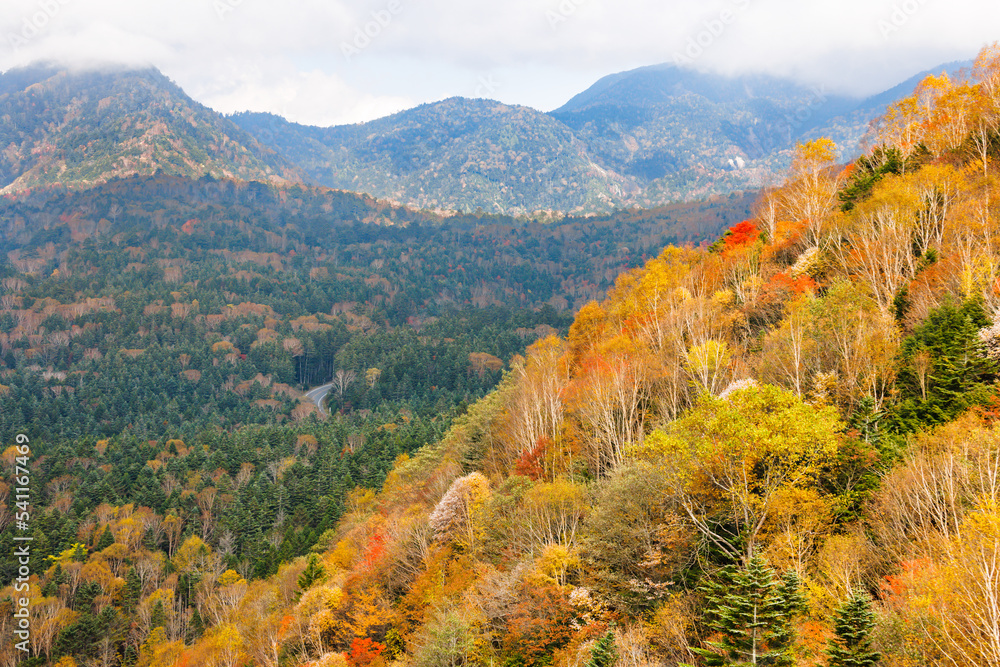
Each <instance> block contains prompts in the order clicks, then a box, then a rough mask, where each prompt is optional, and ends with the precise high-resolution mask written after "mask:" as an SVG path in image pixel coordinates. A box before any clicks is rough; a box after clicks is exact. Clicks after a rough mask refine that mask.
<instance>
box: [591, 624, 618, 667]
mask: <svg viewBox="0 0 1000 667" xmlns="http://www.w3.org/2000/svg"><path fill="white" fill-rule="evenodd" d="M617 661H618V653H617V651H615V633H614V632H613V631H611V630H608V632H607V633H606V634H605V635H604V636H603V637H601V638H600V639H598V640H597V643H596V644H594V650H593V651H592V652H591V654H590V660H588V661H587V667H612V665H614V664H615V663H616V662H617Z"/></svg>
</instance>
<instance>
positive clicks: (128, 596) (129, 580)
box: [122, 567, 142, 614]
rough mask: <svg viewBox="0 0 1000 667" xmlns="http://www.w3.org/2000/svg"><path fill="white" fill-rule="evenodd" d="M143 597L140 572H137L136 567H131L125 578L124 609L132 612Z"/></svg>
mask: <svg viewBox="0 0 1000 667" xmlns="http://www.w3.org/2000/svg"><path fill="white" fill-rule="evenodd" d="M141 597H142V581H141V580H140V579H139V573H138V572H136V569H135V568H134V567H130V568H129V569H128V575H126V579H125V595H124V597H123V598H122V610H123V611H125V612H126V613H129V614H131V613H132V612H133V611H134V610H135V607H136V605H138V604H139V600H140V598H141Z"/></svg>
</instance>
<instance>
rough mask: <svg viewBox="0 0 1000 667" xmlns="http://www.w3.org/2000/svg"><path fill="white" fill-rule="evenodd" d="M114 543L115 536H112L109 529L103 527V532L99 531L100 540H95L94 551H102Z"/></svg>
mask: <svg viewBox="0 0 1000 667" xmlns="http://www.w3.org/2000/svg"><path fill="white" fill-rule="evenodd" d="M114 543H115V536H114V535H112V533H111V529H110V528H108V527H105V528H104V530H103V531H101V537H100V539H98V540H97V547H96V550H97V551H104V550H105V549H107V548H108V547H110V546H111V545H112V544H114Z"/></svg>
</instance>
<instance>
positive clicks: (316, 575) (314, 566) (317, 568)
mask: <svg viewBox="0 0 1000 667" xmlns="http://www.w3.org/2000/svg"><path fill="white" fill-rule="evenodd" d="M325 575H326V570H324V569H323V566H322V565H320V562H319V557H318V556H317V555H316V554H309V563H308V564H307V565H306V569H304V570H303V571H302V574H300V575H299V588H301V589H302V590H304V591H307V590H309V588H311V587H312V585H313V584H314V583H316V582H317V581H319V580H320V579H322V578H323V577H324V576H325Z"/></svg>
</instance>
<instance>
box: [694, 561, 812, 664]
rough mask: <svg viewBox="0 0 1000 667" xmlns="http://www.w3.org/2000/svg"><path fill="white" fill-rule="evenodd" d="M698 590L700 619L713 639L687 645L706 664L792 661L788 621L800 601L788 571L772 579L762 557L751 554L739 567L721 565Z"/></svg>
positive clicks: (802, 602) (771, 572)
mask: <svg viewBox="0 0 1000 667" xmlns="http://www.w3.org/2000/svg"><path fill="white" fill-rule="evenodd" d="M703 590H704V591H705V594H706V599H705V603H706V612H705V618H704V623H705V626H706V627H707V628H708V630H709V631H710V633H711V634H714V635H718V639H717V640H716V641H708V642H705V645H706V646H707V647H708V648H703V649H698V648H696V649H692V650H693V651H694V652H695V653H696V654H697V655H698V656H700V657H701V658H702V660H703V661H704V663H705V664H706V665H710V666H712V667H724V666H729V665H732V666H740V667H742V666H744V665H754V666H757V665H761V666H764V665H767V666H780V667H783V666H785V665H792V664H793V660H792V658H791V656H790V655H789V646H790V644H791V640H792V631H791V622H792V620H793V618H794V617H795V616H796V615H797V614H798V613H800V612H801V610H802V608H803V606H804V603H805V600H804V598H803V596H802V595H801V593H800V592H799V582H798V578H797V577H796V576H795V575H794V573H792V574H790V575H786V576H785V577H784V578H782V579H781V580H780V581H779V580H775V577H774V571H773V570H772V569H771V568H770V567H768V566H767V564H766V563H765V562H764V559H763V558H761V557H760V556H754V557H753V558H751V559H750V561H749V562H748V563H747V565H746V567H745V568H742V569H738V568H736V567H733V566H730V567H727V568H724V569H723V570H722V571H721V572H720V574H719V576H718V578H717V579H716V581H713V582H710V583H709V584H708V585H707V586H706V587H705V588H704V589H703Z"/></svg>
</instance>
